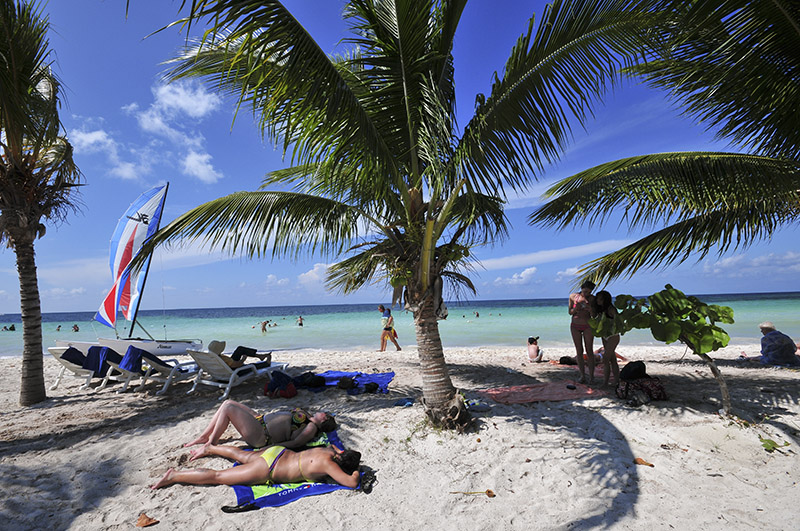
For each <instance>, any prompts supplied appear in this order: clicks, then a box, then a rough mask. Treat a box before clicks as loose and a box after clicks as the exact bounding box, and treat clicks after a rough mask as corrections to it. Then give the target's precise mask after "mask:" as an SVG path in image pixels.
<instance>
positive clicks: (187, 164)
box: [183, 151, 222, 184]
mask: <svg viewBox="0 0 800 531" xmlns="http://www.w3.org/2000/svg"><path fill="white" fill-rule="evenodd" d="M183 173H184V174H185V175H190V176H192V177H197V178H198V179H200V180H201V181H203V182H204V183H206V184H213V183H215V182H217V181H218V180H219V179H220V178H221V177H222V174H221V173H220V172H218V171H216V170H215V169H214V166H213V165H212V164H211V155H209V154H208V153H197V152H196V151H190V152H189V153H188V154H187V155H186V158H184V159H183Z"/></svg>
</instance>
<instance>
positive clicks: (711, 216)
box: [577, 207, 800, 285]
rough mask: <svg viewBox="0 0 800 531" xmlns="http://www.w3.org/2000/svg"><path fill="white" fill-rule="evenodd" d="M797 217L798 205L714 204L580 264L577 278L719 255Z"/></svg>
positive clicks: (614, 275) (599, 280)
mask: <svg viewBox="0 0 800 531" xmlns="http://www.w3.org/2000/svg"><path fill="white" fill-rule="evenodd" d="M798 220H800V210H798V208H797V207H794V208H786V209H785V210H783V211H782V212H779V213H775V212H767V213H763V212H759V211H753V210H750V209H739V210H717V211H713V212H709V213H706V214H704V215H700V216H697V217H694V218H689V219H685V220H682V221H679V222H678V223H675V224H673V225H670V226H668V227H666V228H664V229H661V230H659V231H656V232H654V233H652V234H650V235H648V236H646V237H644V238H642V239H640V240H638V241H636V242H634V243H632V244H630V245H628V246H626V247H623V248H622V249H619V250H617V251H614V252H613V253H609V254H607V255H605V256H602V257H600V258H598V259H596V260H593V261H591V262H589V263H588V264H586V265H585V266H583V267H582V268H581V269H580V270H579V271H578V274H577V278H581V279H587V278H588V279H592V280H594V281H595V283H596V284H598V285H602V284H604V283H607V282H609V281H611V280H614V279H618V278H630V277H632V276H633V275H634V274H635V273H637V272H638V271H639V270H642V269H651V270H663V269H665V268H666V267H667V266H669V265H671V264H675V263H682V262H685V261H687V260H689V259H690V258H691V257H692V256H693V255H695V256H696V257H697V260H698V261H700V260H702V259H703V258H705V257H706V256H708V254H709V253H710V252H711V250H712V249H716V250H717V253H718V254H719V255H722V254H723V253H725V252H727V251H729V250H734V249H744V248H747V247H748V246H749V245H751V244H753V243H754V242H756V241H758V240H760V239H764V238H768V237H769V236H770V235H771V234H772V232H773V231H774V230H775V229H776V228H777V227H778V226H780V224H782V223H792V222H797V221H798Z"/></svg>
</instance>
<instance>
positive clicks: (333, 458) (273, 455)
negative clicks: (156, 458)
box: [150, 444, 361, 489]
mask: <svg viewBox="0 0 800 531" xmlns="http://www.w3.org/2000/svg"><path fill="white" fill-rule="evenodd" d="M208 455H216V456H220V457H225V458H228V459H232V460H235V461H238V462H239V463H240V466H235V467H233V468H228V469H225V470H211V469H208V468H195V469H192V470H175V469H174V468H170V469H169V470H167V473H166V474H164V476H163V477H162V478H161V479H160V480H159V481H157V482H156V483H155V484H154V485H152V486H151V487H150V488H151V489H160V488H162V487H168V486H169V485H173V484H175V483H189V484H191V485H254V484H262V483H266V482H270V483H273V484H276V483H300V482H311V481H320V480H323V479H325V478H326V477H330V478H331V479H333V480H334V481H335V482H337V483H338V484H340V485H344V486H345V487H350V488H352V489H354V488H356V487H358V484H359V480H360V474H359V472H358V466H359V464H360V463H361V454H360V453H358V452H356V451H355V450H345V451H342V450H339V449H338V448H336V447H333V446H328V447H324V448H311V449H310V450H304V451H302V452H294V451H292V450H289V449H287V448H284V447H283V446H270V447H269V448H267V449H265V450H262V451H258V452H248V451H246V450H242V449H241V448H236V447H235V446H218V445H214V444H211V445H207V446H204V447H203V453H202V454H199V455H196V456H194V457H193V459H196V458H198V457H205V456H208Z"/></svg>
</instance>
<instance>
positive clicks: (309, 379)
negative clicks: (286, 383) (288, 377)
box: [292, 371, 325, 387]
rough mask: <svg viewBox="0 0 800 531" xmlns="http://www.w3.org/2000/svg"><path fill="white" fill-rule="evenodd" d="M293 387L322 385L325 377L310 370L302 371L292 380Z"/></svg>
mask: <svg viewBox="0 0 800 531" xmlns="http://www.w3.org/2000/svg"><path fill="white" fill-rule="evenodd" d="M292 381H293V382H294V385H295V387H324V386H325V377H324V376H319V375H317V374H314V373H313V372H311V371H307V372H304V373H303V374H301V375H300V376H298V377H296V378H294V379H293V380H292Z"/></svg>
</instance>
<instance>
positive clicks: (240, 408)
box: [183, 400, 336, 460]
mask: <svg viewBox="0 0 800 531" xmlns="http://www.w3.org/2000/svg"><path fill="white" fill-rule="evenodd" d="M231 424H233V427H234V428H236V430H237V431H238V432H239V433H240V434H241V436H242V439H244V440H245V442H246V443H247V444H249V445H250V446H252V447H254V448H263V447H264V446H270V445H275V444H280V445H281V446H283V447H285V448H300V447H302V446H305V445H306V443H308V442H309V441H311V440H312V439H314V437H316V436H317V433H319V431H320V430H321V431H324V432H326V433H327V432H329V431H333V430H335V429H336V420H334V418H333V416H332V415H331V414H330V413H324V412H319V413H316V414H314V415H310V414H309V413H308V412H306V411H305V410H303V409H300V408H295V409H293V410H292V411H281V412H275V413H269V414H266V415H259V414H258V413H257V412H256V411H254V410H252V409H250V408H249V407H247V406H245V405H244V404H240V403H239V402H236V401H234V400H226V401H225V402H224V403H223V404H222V405H221V406H220V407H219V409H218V410H217V412H216V413H215V414H214V417H213V418H212V419H211V422H210V423H209V424H208V427H207V428H206V429H205V430H204V431H203V433H201V434H200V436H199V437H198V438H197V439H195V440H193V441H191V442H188V443H186V444H184V445H183V446H184V448H186V447H188V446H194V445H196V444H202V445H204V446H203V448H200V449H198V450H193V451H192V460H194V459H197V458H198V457H202V456H203V455H206V453H205V452H206V451H207V448H208V447H210V446H214V445H216V444H217V443H218V442H219V439H220V437H222V434H223V433H225V430H226V429H227V428H228V426H229V425H231Z"/></svg>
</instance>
